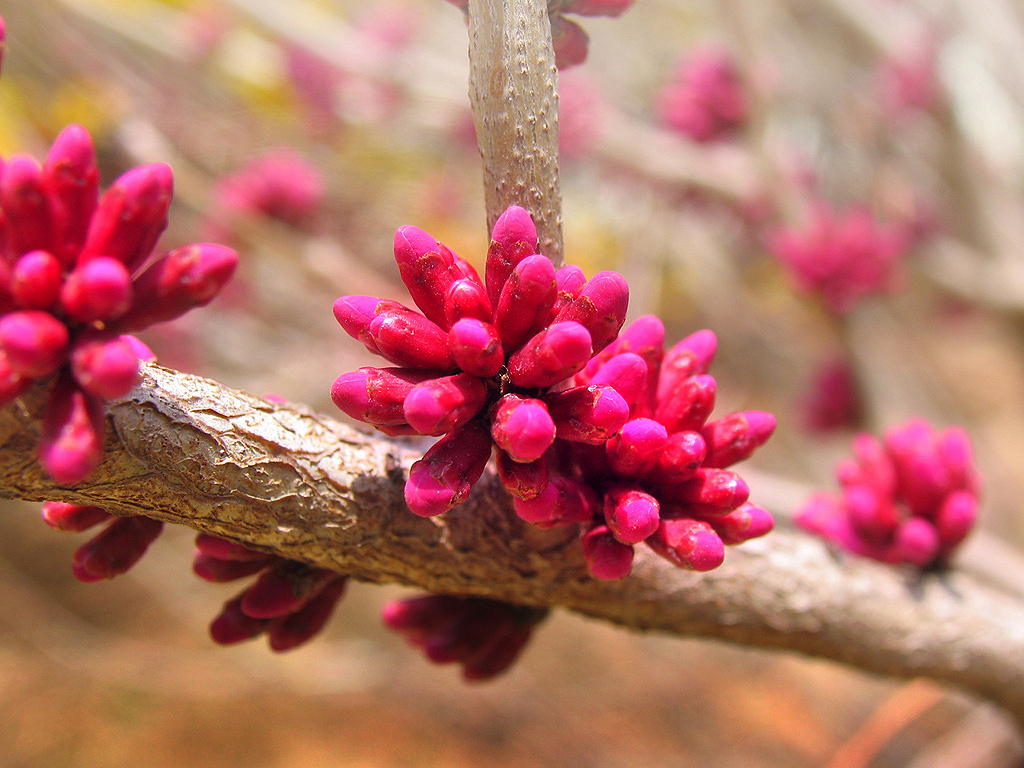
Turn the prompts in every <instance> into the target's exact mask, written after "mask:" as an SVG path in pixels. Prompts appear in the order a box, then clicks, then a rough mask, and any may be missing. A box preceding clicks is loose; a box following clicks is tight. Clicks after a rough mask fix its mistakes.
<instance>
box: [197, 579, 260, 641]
mask: <svg viewBox="0 0 1024 768" xmlns="http://www.w3.org/2000/svg"><path fill="white" fill-rule="evenodd" d="M244 596H245V593H244V592H243V593H242V594H241V595H239V596H238V597H236V598H235V599H234V600H231V601H230V602H228V603H225V605H224V608H223V609H222V610H221V612H220V614H219V615H218V616H217V618H215V619H214V620H213V621H212V622H211V623H210V638H211V639H212V640H213V642H215V643H217V644H218V645H234V644H235V643H241V642H242V641H244V640H251V639H252V638H254V637H256V636H257V635H260V634H261V633H262V632H263V630H265V629H266V628H267V626H268V625H269V624H270V620H269V619H254V618H252V617H251V616H247V615H246V614H245V612H243V611H242V598H243V597H244Z"/></svg>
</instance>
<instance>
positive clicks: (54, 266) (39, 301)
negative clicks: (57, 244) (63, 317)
mask: <svg viewBox="0 0 1024 768" xmlns="http://www.w3.org/2000/svg"><path fill="white" fill-rule="evenodd" d="M63 281H64V272H63V269H62V268H61V265H60V262H59V261H58V260H57V257H56V256H54V255H53V254H51V253H49V252H47V251H29V252H28V253H26V254H25V255H24V256H22V257H21V258H20V259H18V261H17V263H16V264H15V265H14V271H13V273H12V274H11V287H10V290H11V296H12V298H13V299H14V302H15V304H17V305H18V306H19V307H21V308H23V309H45V310H48V309H52V308H53V305H54V304H56V303H57V298H58V297H59V296H60V287H61V284H62V283H63Z"/></svg>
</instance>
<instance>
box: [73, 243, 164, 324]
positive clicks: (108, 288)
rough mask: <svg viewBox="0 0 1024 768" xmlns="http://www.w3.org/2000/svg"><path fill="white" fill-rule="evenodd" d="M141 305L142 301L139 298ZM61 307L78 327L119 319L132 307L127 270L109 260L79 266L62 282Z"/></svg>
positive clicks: (98, 259)
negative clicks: (99, 321) (84, 324)
mask: <svg viewBox="0 0 1024 768" xmlns="http://www.w3.org/2000/svg"><path fill="white" fill-rule="evenodd" d="M140 301H144V299H143V298H142V297H140ZM60 303H61V306H62V307H63V308H64V311H65V312H66V313H67V314H68V316H69V317H70V318H72V319H73V320H77V321H78V322H80V323H91V322H93V321H94V320H101V321H104V322H107V321H110V320H115V319H117V318H119V317H121V316H122V315H123V314H124V313H125V312H126V311H127V310H128V307H129V306H131V303H132V278H131V275H130V274H128V268H127V267H125V265H124V264H122V263H121V262H120V261H118V260H117V259H113V258H110V257H109V256H96V257H94V258H92V259H90V260H89V261H85V262H81V263H79V265H78V266H77V267H76V268H75V270H74V271H73V272H72V273H71V274H69V275H68V276H67V279H66V280H65V281H64V286H63V288H62V289H61V292H60Z"/></svg>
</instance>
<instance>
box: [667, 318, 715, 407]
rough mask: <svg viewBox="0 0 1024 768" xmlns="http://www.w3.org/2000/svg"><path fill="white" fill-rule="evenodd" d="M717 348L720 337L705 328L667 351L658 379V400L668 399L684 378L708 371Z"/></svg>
mask: <svg viewBox="0 0 1024 768" xmlns="http://www.w3.org/2000/svg"><path fill="white" fill-rule="evenodd" d="M717 349H718V338H717V337H716V336H715V334H714V332H712V331H707V330H705V331H697V332H696V333H693V334H690V335H689V336H687V337H686V338H685V339H683V340H682V341H680V342H679V343H678V344H676V345H675V346H674V347H672V349H670V350H669V351H668V352H667V353H665V359H664V360H663V361H662V364H661V376H660V378H659V379H658V402H664V401H666V400H668V399H669V398H670V397H671V396H672V393H673V392H674V391H675V390H676V389H677V388H678V386H679V384H680V382H682V381H683V380H684V379H688V378H690V377H691V376H697V375H700V374H702V373H707V372H708V369H709V368H711V361H712V360H713V359H714V357H715V351H716V350H717Z"/></svg>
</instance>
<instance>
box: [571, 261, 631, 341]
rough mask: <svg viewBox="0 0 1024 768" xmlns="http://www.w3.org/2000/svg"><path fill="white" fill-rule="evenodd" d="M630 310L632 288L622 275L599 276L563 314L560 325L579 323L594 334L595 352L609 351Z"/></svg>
mask: <svg viewBox="0 0 1024 768" xmlns="http://www.w3.org/2000/svg"><path fill="white" fill-rule="evenodd" d="M628 307H629V285H627V284H626V279H625V278H624V277H623V276H622V275H620V274H619V273H618V272H598V273H597V274H596V275H594V276H593V277H592V278H591V279H590V281H589V282H588V283H587V284H586V285H585V286H583V290H581V291H580V293H579V295H578V296H577V297H576V298H575V299H573V300H572V302H570V303H569V304H567V305H566V306H564V307H562V309H561V310H560V311H559V313H558V315H557V317H556V318H555V319H556V320H557V321H559V322H562V321H566V320H575V321H576V322H578V323H579V324H580V325H582V326H583V327H584V328H586V329H587V330H588V331H589V332H590V336H591V340H592V343H593V347H594V352H595V353H596V352H600V351H601V350H602V349H604V348H605V347H607V346H608V345H609V344H611V343H612V341H614V340H615V337H616V336H617V335H618V333H619V329H620V328H622V324H623V323H624V322H625V320H626V310H627V309H628Z"/></svg>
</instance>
